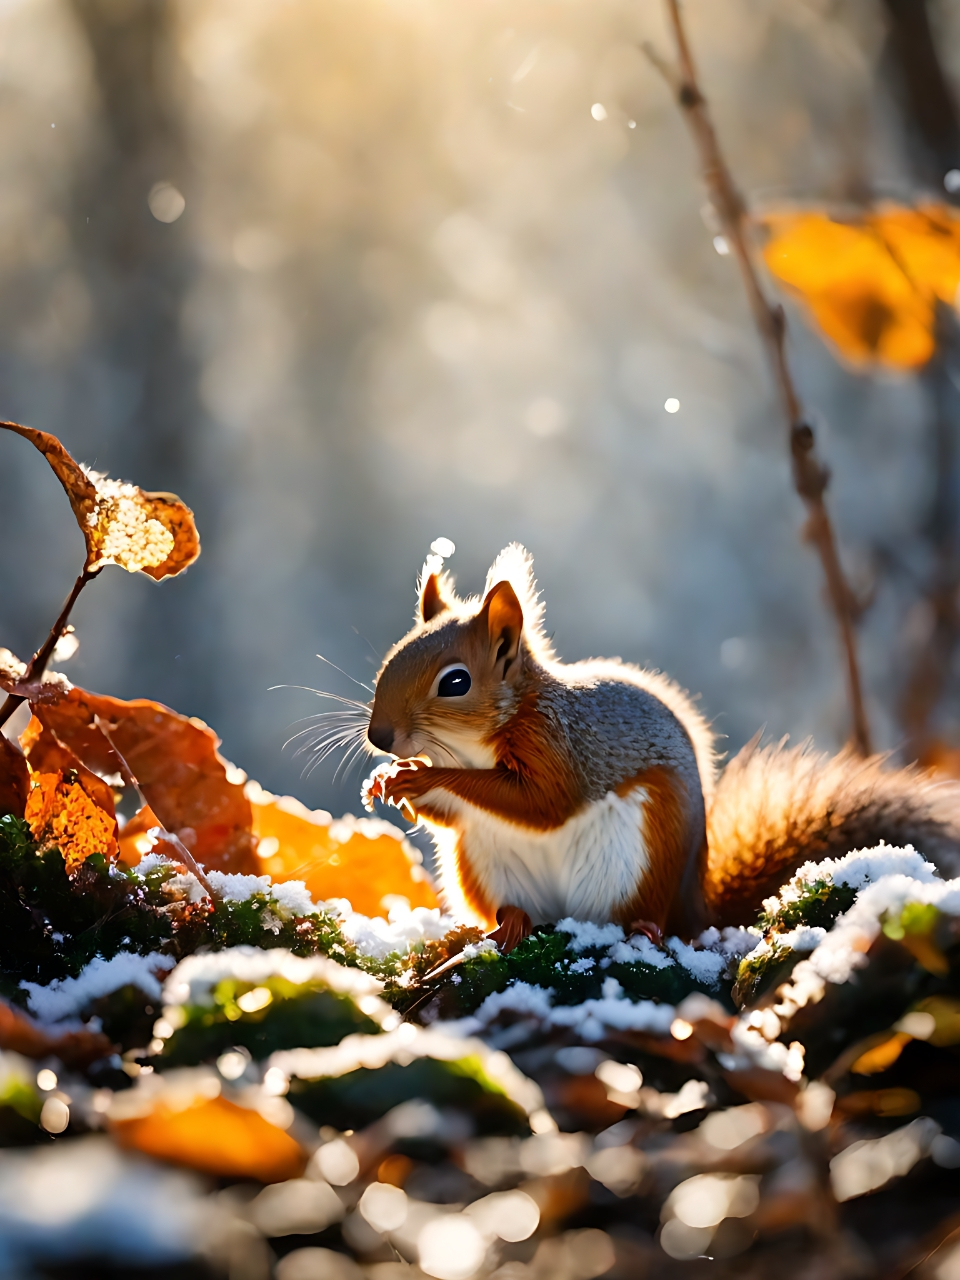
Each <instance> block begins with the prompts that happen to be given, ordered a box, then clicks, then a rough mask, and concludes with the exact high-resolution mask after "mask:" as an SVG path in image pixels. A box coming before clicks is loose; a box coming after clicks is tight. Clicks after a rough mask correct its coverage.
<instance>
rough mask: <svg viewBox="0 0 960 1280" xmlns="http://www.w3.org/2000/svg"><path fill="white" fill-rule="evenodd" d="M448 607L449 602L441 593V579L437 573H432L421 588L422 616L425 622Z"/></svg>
mask: <svg viewBox="0 0 960 1280" xmlns="http://www.w3.org/2000/svg"><path fill="white" fill-rule="evenodd" d="M446 607H447V602H446V600H444V598H443V596H442V595H441V594H440V579H439V577H438V576H437V575H436V574H435V573H431V574H430V576H429V577H428V578H426V579H425V580H424V583H423V586H422V587H421V588H420V617H421V618H422V619H423V620H424V622H429V621H430V619H431V618H435V617H436V616H437V614H438V613H443V611H444V609H446Z"/></svg>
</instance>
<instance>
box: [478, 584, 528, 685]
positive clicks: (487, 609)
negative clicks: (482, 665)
mask: <svg viewBox="0 0 960 1280" xmlns="http://www.w3.org/2000/svg"><path fill="white" fill-rule="evenodd" d="M480 614H481V617H482V616H483V615H484V614H486V616H487V632H488V635H489V637H490V650H491V656H492V658H493V661H494V663H495V664H498V663H500V662H502V663H503V675H506V674H507V670H508V668H509V667H510V666H511V664H512V663H513V660H514V658H516V656H517V654H518V653H519V651H520V636H521V634H522V633H523V609H522V608H521V605H520V601H519V600H518V599H517V593H516V592H515V591H514V589H513V587H512V586H511V585H510V583H509V582H506V581H503V582H498V583H497V584H496V585H495V586H493V587H491V588H490V590H489V591H488V592H487V594H486V598H485V599H484V602H483V607H482V609H481V610H480Z"/></svg>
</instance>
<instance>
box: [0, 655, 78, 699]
mask: <svg viewBox="0 0 960 1280" xmlns="http://www.w3.org/2000/svg"><path fill="white" fill-rule="evenodd" d="M26 675H27V665H26V663H25V662H21V661H20V659H19V658H17V657H16V656H15V655H14V654H12V653H11V652H10V650H9V649H0V689H3V691H4V692H5V693H12V694H14V695H15V696H16V697H18V698H27V699H37V698H41V699H42V698H47V697H51V696H53V695H55V694H62V693H67V692H68V690H69V689H70V687H71V686H70V681H69V680H68V679H67V677H66V676H63V675H60V673H59V672H57V671H44V673H43V675H42V676H38V677H37V678H36V679H33V680H28V679H26Z"/></svg>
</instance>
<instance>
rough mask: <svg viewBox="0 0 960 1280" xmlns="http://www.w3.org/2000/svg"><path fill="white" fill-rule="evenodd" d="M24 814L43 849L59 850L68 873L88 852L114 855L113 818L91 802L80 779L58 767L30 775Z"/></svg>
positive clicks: (87, 856) (35, 838)
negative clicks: (70, 776)
mask: <svg viewBox="0 0 960 1280" xmlns="http://www.w3.org/2000/svg"><path fill="white" fill-rule="evenodd" d="M23 816H24V818H25V819H26V822H27V825H28V826H29V828H30V832H31V834H32V836H33V838H34V840H36V842H37V844H38V845H40V847H41V848H42V849H53V848H57V849H59V850H60V852H61V853H62V854H63V860H64V862H65V863H66V868H67V874H68V875H70V874H71V873H72V872H74V871H76V870H77V868H78V867H79V866H81V865H82V863H84V862H86V860H87V858H89V857H90V855H91V854H94V853H100V854H103V856H104V857H105V858H109V859H111V860H112V859H113V858H115V857H116V854H117V842H116V838H115V831H116V825H117V824H116V820H115V819H113V818H111V817H110V815H109V814H106V813H104V811H103V810H102V809H101V808H100V807H99V806H98V805H96V804H94V802H93V801H92V800H91V799H90V797H89V796H88V795H87V793H86V791H84V789H83V787H82V786H81V785H80V783H79V782H70V781H69V780H68V778H64V776H63V774H62V773H61V772H60V771H59V770H58V771H57V772H56V773H35V774H33V775H32V776H31V787H30V794H29V795H28V796H27V804H26V808H25V810H24V815H23Z"/></svg>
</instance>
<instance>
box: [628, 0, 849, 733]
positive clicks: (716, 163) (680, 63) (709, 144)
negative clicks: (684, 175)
mask: <svg viewBox="0 0 960 1280" xmlns="http://www.w3.org/2000/svg"><path fill="white" fill-rule="evenodd" d="M666 6H667V14H668V16H669V20H670V26H671V29H672V32H673V37H674V42H675V44H676V50H677V66H676V68H674V67H671V66H669V64H667V63H665V62H664V60H663V59H662V58H661V57H660V56H659V55H658V54H657V53H656V52H655V50H653V49H651V48H650V47H649V46H648V45H645V46H644V52H645V53H646V55H647V57H648V58H649V59H650V61H651V62H652V63H653V65H654V66H655V67H656V68H657V70H658V71H659V72H660V73H661V75H663V77H664V79H665V80H666V81H667V83H668V84H669V85H670V88H671V89H672V90H673V92H674V94H675V96H676V99H677V102H678V103H679V105H680V108H681V110H682V112H683V116H684V119H685V120H686V122H687V125H688V126H689V129H690V132H691V134H692V135H693V138H694V142H695V143H696V146H697V150H698V152H699V155H700V164H701V168H702V172H703V178H704V182H705V183H706V186H707V190H708V192H709V194H710V198H711V201H712V203H713V205H714V208H715V209H716V211H717V215H718V217H719V219H720V224H721V227H722V229H723V234H724V237H725V239H726V241H727V243H728V245H729V246H730V248H731V250H732V251H733V255H734V257H735V258H736V260H737V266H738V267H739V268H740V275H741V278H742V280H743V285H744V288H745V290H746V293H747V300H748V302H749V304H750V310H751V312H752V314H753V319H754V323H755V324H756V326H757V330H758V332H759V334H760V337H761V339H762V341H763V345H764V349H765V350H766V353H767V358H768V360H769V363H770V368H771V371H772V373H773V378H774V382H775V383H776V387H777V395H778V398H779V400H780V404H781V407H782V409H783V416H784V418H785V419H786V424H787V431H788V438H789V442H790V457H791V462H792V469H793V483H794V487H795V488H796V490H797V493H798V494H799V495H800V497H801V498H802V499H803V502H804V505H805V507H806V509H807V522H806V525H805V528H804V538H805V539H806V540H807V541H808V542H810V543H811V544H812V545H813V546H814V547H815V548H816V550H817V554H818V555H819V556H820V563H821V564H822V566H823V573H824V577H825V579H826V585H827V595H828V597H829V600H830V605H831V607H832V609H833V613H834V615H835V617H836V620H837V626H838V628H839V630H840V641H841V644H842V647H843V653H844V659H845V665H846V677H847V694H848V697H849V702H850V713H851V719H852V732H851V738H852V742H853V746H854V747H855V748H856V750H857V751H858V752H859V753H860V755H863V756H866V755H869V754H870V751H871V746H870V731H869V728H868V725H867V715H866V710H865V708H864V704H863V689H862V686H861V682H860V666H859V662H858V659H857V642H856V635H855V632H854V622H855V619H856V617H857V614H858V612H859V608H858V605H857V601H856V598H855V596H854V594H853V591H852V590H851V588H850V585H849V583H848V582H847V579H846V577H845V575H844V572H843V567H842V566H841V564H840V557H839V555H838V554H837V542H836V536H835V534H834V530H833V524H832V522H831V520H830V515H829V513H828V511H827V507H826V503H825V502H824V496H823V495H824V491H825V490H826V487H827V484H828V482H829V479H830V472H829V470H828V469H827V467H826V466H825V465H824V464H823V462H821V460H820V459H819V457H818V456H817V449H816V441H815V438H814V434H813V428H812V427H811V426H810V424H809V423H808V422H806V421H805V419H804V416H803V407H802V405H801V403H800V397H799V395H798V394H797V389H796V385H795V383H794V381H793V375H792V373H791V371H790V366H789V364H788V363H787V356H786V350H785V337H786V318H785V316H784V313H783V308H782V307H780V306H778V305H776V304H774V303H772V302H770V301H769V300H768V298H767V296H766V294H765V293H764V291H763V287H762V285H761V283H760V277H759V275H758V273H757V269H756V267H755V266H754V262H753V256H752V254H751V250H750V247H749V243H748V239H747V217H746V210H745V208H744V203H743V199H742V198H741V196H740V192H739V191H738V190H737V187H736V185H735V183H734V181H733V177H732V175H731V173H730V170H729V168H728V167H727V164H726V161H725V160H724V157H723V152H722V151H721V150H720V143H719V141H718V139H717V134H716V130H715V129H714V127H713V121H712V120H711V117H710V113H709V111H708V109H707V103H706V100H705V98H704V96H703V94H702V93H701V91H700V86H699V82H698V80H697V73H696V67H695V65H694V62H693V55H692V54H691V51H690V45H689V42H688V40H687V33H686V30H685V28H684V25H683V19H682V17H681V14H680V4H679V0H666Z"/></svg>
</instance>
